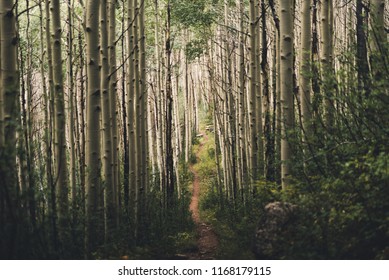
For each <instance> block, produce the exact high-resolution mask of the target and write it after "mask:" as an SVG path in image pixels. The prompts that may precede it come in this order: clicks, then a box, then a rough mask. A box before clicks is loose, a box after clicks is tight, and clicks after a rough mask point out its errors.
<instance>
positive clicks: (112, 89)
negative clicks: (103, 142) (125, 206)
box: [108, 0, 124, 227]
mask: <svg viewBox="0 0 389 280" xmlns="http://www.w3.org/2000/svg"><path fill="white" fill-rule="evenodd" d="M116 3H117V0H108V22H109V27H108V64H109V67H110V68H109V76H108V80H109V88H108V90H109V99H110V118H111V119H110V122H111V130H112V131H111V135H112V141H111V142H112V148H111V151H112V161H111V166H112V177H113V179H112V191H113V203H114V205H113V207H114V208H113V209H114V213H115V221H114V223H115V227H117V226H118V224H119V215H118V208H119V206H120V191H119V185H120V178H119V175H120V172H119V136H118V126H117V116H118V111H117V106H116V103H117V74H116V73H117V69H116V68H117V66H116ZM123 88H124V87H123ZM123 102H124V101H123Z"/></svg>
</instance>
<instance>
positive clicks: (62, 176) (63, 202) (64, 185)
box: [51, 0, 69, 228]
mask: <svg viewBox="0 0 389 280" xmlns="http://www.w3.org/2000/svg"><path fill="white" fill-rule="evenodd" d="M51 17H52V32H53V35H52V38H53V41H52V51H53V60H52V61H53V85H54V101H55V114H54V122H55V143H54V146H55V159H56V171H55V182H56V195H57V205H58V219H59V220H58V221H59V225H60V226H61V227H62V228H63V227H66V226H67V225H66V223H67V221H66V220H67V218H68V185H69V184H68V170H67V162H66V116H65V99H64V88H63V74H62V38H61V35H62V28H61V11H60V1H59V0H52V2H51Z"/></svg>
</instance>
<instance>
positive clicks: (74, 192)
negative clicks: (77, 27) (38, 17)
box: [67, 0, 77, 213]
mask: <svg viewBox="0 0 389 280" xmlns="http://www.w3.org/2000/svg"><path fill="white" fill-rule="evenodd" d="M67 5H68V9H67V12H68V13H67V16H68V38H67V43H68V46H67V48H68V64H67V71H68V76H67V82H68V99H69V121H68V122H69V124H68V126H69V142H70V186H71V193H72V206H73V211H74V210H75V208H76V198H77V189H76V187H77V185H76V152H75V146H76V145H75V136H74V111H75V110H74V107H75V104H74V98H75V97H74V78H73V74H74V72H73V16H72V1H71V0H68V2H67ZM73 8H74V6H73ZM74 213H75V212H74Z"/></svg>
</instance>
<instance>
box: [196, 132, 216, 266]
mask: <svg viewBox="0 0 389 280" xmlns="http://www.w3.org/2000/svg"><path fill="white" fill-rule="evenodd" d="M201 133H202V134H203V137H204V141H202V142H201V143H200V146H199V150H198V151H197V153H196V158H197V162H199V161H200V157H199V154H200V153H201V151H202V150H203V148H204V142H207V141H208V135H207V134H206V133H205V132H204V131H201ZM189 170H190V171H191V172H192V174H193V177H194V180H193V191H192V199H191V203H190V205H189V209H190V211H191V212H192V218H193V221H194V222H195V224H196V230H197V235H198V240H197V247H198V252H197V253H195V254H192V255H190V256H189V259H194V260H209V259H214V258H215V253H216V249H217V246H218V239H217V236H216V234H215V232H214V230H213V229H212V227H211V226H210V225H209V224H206V223H204V222H202V221H201V218H200V211H199V197H200V177H199V174H198V172H197V171H196V170H195V169H194V168H193V165H190V166H189Z"/></svg>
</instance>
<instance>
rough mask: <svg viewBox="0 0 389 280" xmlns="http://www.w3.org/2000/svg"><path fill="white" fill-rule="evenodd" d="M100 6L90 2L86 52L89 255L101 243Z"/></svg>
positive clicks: (87, 13)
mask: <svg viewBox="0 0 389 280" xmlns="http://www.w3.org/2000/svg"><path fill="white" fill-rule="evenodd" d="M99 7H100V3H99V2H97V1H93V0H88V1H87V10H86V19H87V21H86V45H87V47H86V54H87V64H88V67H87V76H88V90H87V124H88V127H87V145H86V169H87V170H86V180H85V182H86V198H87V201H86V254H87V257H89V258H90V257H91V254H92V253H93V252H95V251H96V249H97V247H98V245H99V237H98V236H99V233H98V230H99V229H100V228H99V224H100V221H99V219H100V211H101V209H100V206H99V195H100V191H101V189H100V111H101V100H100V95H101V94H100V76H99V75H100V71H99V49H98V46H99Z"/></svg>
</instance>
